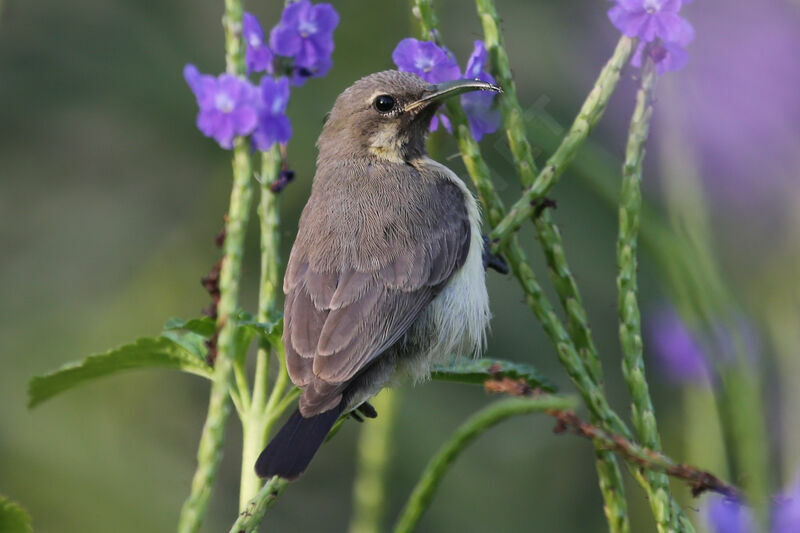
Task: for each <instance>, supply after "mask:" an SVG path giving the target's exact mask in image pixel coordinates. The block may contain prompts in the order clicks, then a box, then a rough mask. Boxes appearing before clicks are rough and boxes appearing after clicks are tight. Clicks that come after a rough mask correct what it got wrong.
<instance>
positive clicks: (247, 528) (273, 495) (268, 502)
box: [230, 476, 289, 533]
mask: <svg viewBox="0 0 800 533" xmlns="http://www.w3.org/2000/svg"><path fill="white" fill-rule="evenodd" d="M288 484H289V482H288V481H287V480H285V479H283V478H279V477H278V476H275V477H273V478H271V479H269V480H267V482H266V483H264V486H263V487H261V490H259V491H258V494H256V495H255V497H254V498H253V499H252V500H250V501H249V502H247V505H245V507H244V509H243V510H242V511H241V512H240V513H239V518H237V519H236V522H234V523H233V526H231V529H230V533H252V532H254V531H257V530H258V525H259V524H260V523H261V519H262V518H264V514H265V513H266V512H267V509H269V508H270V507H272V505H273V504H274V503H275V501H276V500H277V499H278V496H280V495H281V493H282V492H283V490H284V489H285V488H286V486H287V485H288Z"/></svg>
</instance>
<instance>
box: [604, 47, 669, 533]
mask: <svg viewBox="0 0 800 533" xmlns="http://www.w3.org/2000/svg"><path fill="white" fill-rule="evenodd" d="M655 82H656V73H655V65H654V64H653V63H652V61H648V62H647V64H646V65H645V67H644V68H643V69H642V74H641V86H640V88H639V90H638V92H637V94H636V107H635V109H634V112H633V118H632V119H631V124H630V130H629V133H628V146H627V149H626V152H625V164H624V166H623V177H622V190H621V192H620V204H619V205H620V207H619V237H618V239H617V266H618V269H619V272H618V275H617V289H618V291H619V302H618V306H619V321H620V325H619V337H620V343H621V346H622V353H623V359H622V373H623V375H624V377H625V381H626V383H627V384H628V389H629V390H630V393H631V399H632V403H631V418H632V420H633V426H634V430H635V431H636V435H637V437H638V439H639V440H640V441H641V442H642V444H643V445H644V446H645V447H647V448H649V449H651V450H653V451H656V452H657V451H660V449H661V442H660V438H659V435H658V428H657V426H656V417H655V412H654V410H653V402H652V400H651V398H650V390H649V386H648V384H647V379H646V377H645V369H644V358H643V356H642V332H641V318H640V315H639V304H638V300H637V298H638V286H637V273H636V270H637V264H638V261H637V255H638V235H639V217H640V212H641V205H642V195H641V181H642V162H643V160H644V154H645V144H646V142H647V137H648V134H649V130H650V118H651V116H652V113H653V106H652V101H653V91H654V89H655ZM647 478H648V480H649V481H650V485H651V487H652V489H653V493H652V497H651V499H650V507H651V509H652V511H653V515H654V517H655V519H656V525H657V527H658V530H659V531H661V532H666V531H673V530H674V529H676V523H677V521H676V520H675V518H674V517H673V512H672V506H671V496H670V491H669V480H668V479H667V476H666V475H665V474H663V473H655V472H648V474H647Z"/></svg>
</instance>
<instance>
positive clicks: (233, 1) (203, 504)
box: [178, 0, 252, 533]
mask: <svg viewBox="0 0 800 533" xmlns="http://www.w3.org/2000/svg"><path fill="white" fill-rule="evenodd" d="M222 25H223V27H224V29H225V64H226V70H227V71H228V72H229V73H231V74H236V75H243V74H244V73H245V64H244V47H243V46H242V41H241V26H242V5H241V1H240V0H225V15H224V16H223V19H222ZM251 173H252V169H251V161H250V147H249V144H248V142H247V141H246V140H245V139H243V138H241V137H240V138H237V139H236V141H235V143H234V153H233V189H232V191H231V200H230V207H229V209H228V218H227V221H226V222H225V244H224V248H223V258H222V269H221V271H220V282H219V284H220V300H219V304H218V306H217V316H218V318H217V327H218V329H219V336H218V340H217V358H216V361H215V363H214V381H213V383H212V384H211V393H210V397H209V402H208V414H207V416H206V422H205V424H204V426H203V431H202V434H201V436H200V445H199V447H198V451H197V470H196V471H195V474H194V478H193V479H192V487H191V492H190V494H189V497H188V498H187V500H186V502H185V503H184V504H183V508H182V509H181V515H180V518H179V521H178V531H179V532H181V533H189V532H194V531H197V530H198V529H199V528H200V524H201V523H202V521H203V518H204V517H205V514H206V511H207V507H208V499H209V497H210V495H211V488H212V486H213V484H214V480H215V479H216V476H217V470H218V468H219V463H220V461H221V460H222V444H223V441H224V439H225V422H226V421H227V419H228V414H229V411H230V408H229V407H228V393H229V390H230V380H231V374H232V373H233V360H234V357H235V353H234V352H235V345H236V324H235V323H234V321H233V320H231V316H232V314H233V313H234V312H236V309H237V307H238V299H239V281H240V279H241V269H242V254H243V250H244V236H245V232H246V229H247V221H248V219H249V216H250V200H251V196H252V187H251V184H250V178H251ZM241 408H244V405H241Z"/></svg>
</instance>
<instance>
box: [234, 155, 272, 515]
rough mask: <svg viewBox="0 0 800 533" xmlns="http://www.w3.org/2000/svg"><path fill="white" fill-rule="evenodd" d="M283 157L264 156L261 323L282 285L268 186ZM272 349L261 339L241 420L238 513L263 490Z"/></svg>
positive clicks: (260, 212) (260, 209) (260, 210)
mask: <svg viewBox="0 0 800 533" xmlns="http://www.w3.org/2000/svg"><path fill="white" fill-rule="evenodd" d="M280 165H281V154H280V149H279V148H278V146H277V145H275V146H273V147H272V148H271V149H270V150H269V151H267V152H263V153H262V154H261V187H260V193H261V199H260V203H259V206H258V216H259V222H260V229H261V279H260V282H259V292H258V314H257V320H258V321H259V322H262V323H263V322H270V321H271V320H273V319H274V318H275V302H276V299H277V298H276V296H277V291H278V290H279V283H280V267H281V261H280V254H279V251H280V234H279V223H280V217H279V209H278V195H277V194H275V193H273V192H272V191H271V190H270V188H269V185H270V183H272V181H274V180H275V179H277V177H278V175H279V173H280ZM270 351H271V346H270V344H269V342H268V341H267V340H266V339H263V338H262V339H259V343H258V352H257V354H256V372H255V377H254V380H253V397H252V399H251V401H250V403H249V406H248V409H247V411H246V413H245V415H244V416H243V417H242V470H241V480H240V485H239V510H240V511H243V510H244V509H245V506H246V505H247V503H248V502H249V501H250V500H251V499H252V498H253V497H254V496H255V495H256V493H257V492H258V490H259V489H260V488H261V479H259V477H258V476H257V475H256V473H255V470H254V468H253V467H254V465H255V463H256V459H257V458H258V454H259V453H261V450H262V449H264V446H265V445H266V442H267V438H268V433H267V428H268V426H269V425H270V424H269V421H270V419H271V416H270V415H271V414H272V413H271V412H270V411H268V410H267V408H266V407H267V381H268V377H269V375H268V374H269V356H270Z"/></svg>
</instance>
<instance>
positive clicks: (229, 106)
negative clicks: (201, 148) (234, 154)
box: [183, 64, 258, 150]
mask: <svg viewBox="0 0 800 533" xmlns="http://www.w3.org/2000/svg"><path fill="white" fill-rule="evenodd" d="M183 77H184V79H186V83H188V84H189V87H190V88H191V89H192V92H193V93H194V95H195V98H196V99H197V105H198V107H199V108H200V111H199V112H198V114H197V128H198V129H199V130H200V131H201V132H202V133H203V134H204V135H205V136H206V137H212V138H213V139H215V140H216V141H217V143H219V145H220V146H221V147H222V148H226V149H228V150H230V149H231V148H233V138H234V137H235V136H237V135H249V134H250V133H251V132H252V131H253V128H255V126H256V122H257V121H258V91H257V90H256V88H255V87H253V85H251V84H250V82H248V81H247V80H243V79H241V78H238V77H236V76H233V75H231V74H222V75H220V76H218V77H214V76H209V75H207V74H200V73H199V72H198V71H197V68H196V67H195V66H194V65H191V64H189V65H186V66H185V67H184V69H183Z"/></svg>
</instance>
